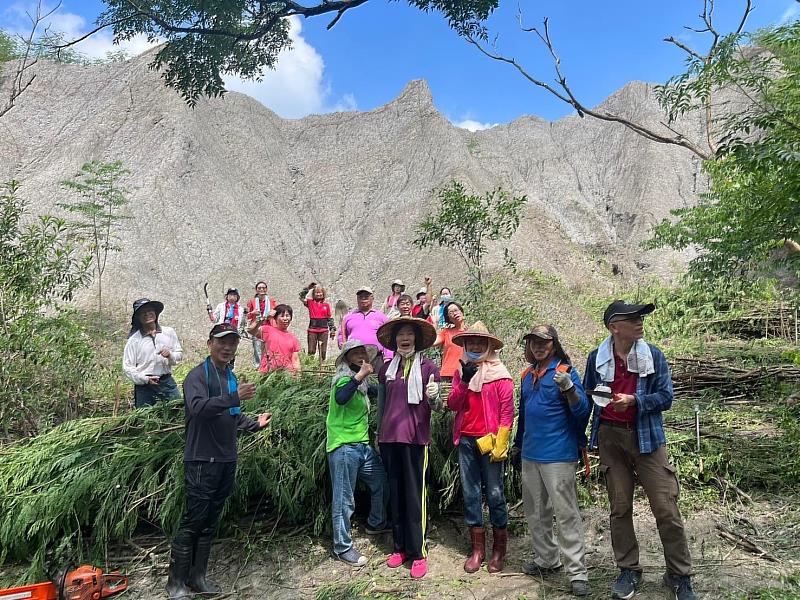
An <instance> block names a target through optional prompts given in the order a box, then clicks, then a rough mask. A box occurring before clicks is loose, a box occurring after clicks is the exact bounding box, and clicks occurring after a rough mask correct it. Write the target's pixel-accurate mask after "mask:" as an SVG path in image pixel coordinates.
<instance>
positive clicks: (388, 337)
mask: <svg viewBox="0 0 800 600" xmlns="http://www.w3.org/2000/svg"><path fill="white" fill-rule="evenodd" d="M403 325H411V326H412V327H416V328H417V330H418V331H419V332H420V335H421V336H422V340H419V339H418V340H417V344H416V348H417V350H425V349H426V348H430V347H431V346H433V343H434V342H435V341H436V328H435V327H434V326H433V325H431V324H430V323H428V322H427V321H426V320H425V319H418V318H417V317H397V318H396V319H392V320H391V321H387V322H386V323H384V324H383V325H381V326H380V327H379V328H378V333H377V336H378V341H379V342H380V343H381V345H382V346H383V347H384V348H388V349H389V350H393V351H394V350H397V345H395V346H394V347H393V346H392V345H391V344H392V335H393V334H394V332H395V331H397V329H399V328H400V327H402V326H403Z"/></svg>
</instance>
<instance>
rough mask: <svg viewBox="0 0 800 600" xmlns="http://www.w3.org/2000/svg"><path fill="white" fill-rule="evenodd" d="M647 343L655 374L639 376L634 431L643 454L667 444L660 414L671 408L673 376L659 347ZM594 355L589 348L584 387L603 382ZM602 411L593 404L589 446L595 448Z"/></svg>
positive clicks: (595, 355) (594, 351)
mask: <svg viewBox="0 0 800 600" xmlns="http://www.w3.org/2000/svg"><path fill="white" fill-rule="evenodd" d="M648 346H650V350H651V352H652V353H653V367H654V368H655V373H653V374H651V375H648V376H647V377H639V380H638V381H637V383H636V408H637V411H636V432H637V435H638V437H639V452H641V453H642V454H649V453H650V452H653V451H655V450H656V449H657V448H658V447H659V446H662V445H664V444H666V443H667V438H666V436H665V435H664V421H663V419H662V418H661V413H662V412H664V411H665V410H669V409H670V407H672V375H670V372H669V365H668V364H667V359H666V358H665V357H664V353H663V352H661V350H659V349H658V348H656V347H655V346H653V345H652V344H648ZM596 357H597V349H595V350H592V352H591V354H589V358H588V359H587V361H586V371H585V373H584V376H583V387H584V389H586V390H593V389H595V387H597V386H598V385H602V383H603V382H602V381H600V378H599V376H598V373H597V370H596V369H595V359H596ZM587 393H588V392H587ZM602 410H603V409H602V408H600V407H599V406H597V405H596V404H594V403H593V411H592V433H591V436H590V438H589V447H590V448H597V432H598V430H599V429H600V413H601V412H602Z"/></svg>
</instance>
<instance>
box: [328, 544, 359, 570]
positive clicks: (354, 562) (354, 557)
mask: <svg viewBox="0 0 800 600" xmlns="http://www.w3.org/2000/svg"><path fill="white" fill-rule="evenodd" d="M332 554H333V556H334V557H335V558H338V559H339V560H340V561H342V562H345V563H347V564H348V565H350V566H351V567H363V566H364V565H365V564H367V557H366V556H364V555H363V554H361V553H360V552H359V551H358V550H356V549H355V548H350V550H347V551H345V552H342V553H341V554H337V553H336V552H333V553H332Z"/></svg>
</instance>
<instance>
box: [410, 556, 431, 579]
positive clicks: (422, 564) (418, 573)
mask: <svg viewBox="0 0 800 600" xmlns="http://www.w3.org/2000/svg"><path fill="white" fill-rule="evenodd" d="M427 572H428V559H427V558H420V559H419V560H415V561H414V562H413V563H411V577H412V578H414V579H419V578H420V577H425V573H427Z"/></svg>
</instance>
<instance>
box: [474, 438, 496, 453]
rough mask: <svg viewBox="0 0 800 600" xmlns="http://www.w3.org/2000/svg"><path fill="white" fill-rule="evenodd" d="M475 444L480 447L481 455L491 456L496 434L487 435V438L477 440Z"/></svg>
mask: <svg viewBox="0 0 800 600" xmlns="http://www.w3.org/2000/svg"><path fill="white" fill-rule="evenodd" d="M475 443H476V444H477V445H478V450H480V451H481V454H489V452H491V451H492V450H493V449H494V434H493V433H487V434H486V435H485V436H483V437H479V438H478V439H477V440H475Z"/></svg>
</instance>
